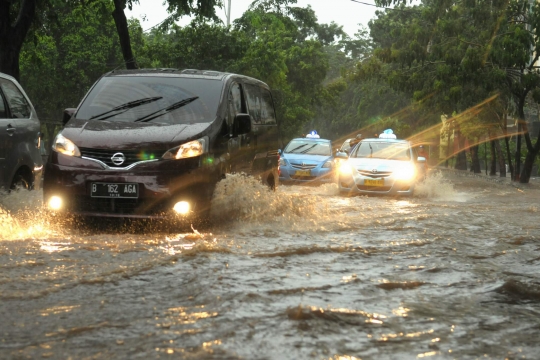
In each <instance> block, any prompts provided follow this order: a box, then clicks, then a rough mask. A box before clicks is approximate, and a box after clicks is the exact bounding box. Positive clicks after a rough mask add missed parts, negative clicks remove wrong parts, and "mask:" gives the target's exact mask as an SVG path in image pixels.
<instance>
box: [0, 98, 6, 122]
mask: <svg viewBox="0 0 540 360" xmlns="http://www.w3.org/2000/svg"><path fill="white" fill-rule="evenodd" d="M6 118H7V112H6V104H5V103H4V95H3V94H2V91H0V119H6Z"/></svg>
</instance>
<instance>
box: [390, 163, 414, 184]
mask: <svg viewBox="0 0 540 360" xmlns="http://www.w3.org/2000/svg"><path fill="white" fill-rule="evenodd" d="M394 175H395V176H396V179H397V180H404V181H409V180H412V179H414V178H415V177H416V167H415V166H414V165H413V164H406V165H403V166H400V167H399V168H397V169H396V170H395V172H394Z"/></svg>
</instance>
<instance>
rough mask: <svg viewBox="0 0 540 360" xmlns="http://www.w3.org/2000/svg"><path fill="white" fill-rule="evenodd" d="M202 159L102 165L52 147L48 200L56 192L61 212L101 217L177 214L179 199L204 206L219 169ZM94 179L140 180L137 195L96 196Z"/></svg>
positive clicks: (45, 190) (47, 174)
mask: <svg viewBox="0 0 540 360" xmlns="http://www.w3.org/2000/svg"><path fill="white" fill-rule="evenodd" d="M202 163H203V162H202V161H201V157H195V158H189V159H182V160H157V161H150V162H148V163H143V164H140V165H138V166H135V167H133V168H131V169H129V170H118V169H103V167H101V166H100V165H99V164H98V163H96V162H94V161H91V160H86V159H82V158H75V157H69V156H65V155H62V154H58V153H56V152H53V153H52V154H51V157H50V159H49V161H48V162H47V165H46V168H45V180H44V184H43V196H44V203H45V204H46V205H47V204H48V203H49V200H50V199H51V198H52V197H53V196H54V197H58V198H60V199H61V202H62V206H61V208H60V209H58V210H57V211H63V212H69V213H71V214H74V215H82V216H97V217H125V218H164V217H168V216H170V215H172V214H173V210H172V209H173V207H174V205H175V204H176V203H177V202H178V201H187V202H189V204H190V205H191V208H192V209H196V210H197V211H204V209H205V208H206V207H208V206H209V203H210V199H211V196H212V192H213V185H212V184H215V183H216V182H217V181H216V177H217V176H218V174H217V173H216V167H215V166H212V165H202ZM94 183H106V184H137V186H138V194H137V196H136V197H134V198H129V197H119V198H117V197H94V196H92V195H91V187H92V184H94Z"/></svg>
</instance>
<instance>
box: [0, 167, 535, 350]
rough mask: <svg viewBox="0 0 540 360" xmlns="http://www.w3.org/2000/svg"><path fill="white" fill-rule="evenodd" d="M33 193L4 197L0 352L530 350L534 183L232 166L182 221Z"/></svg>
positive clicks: (0, 217) (532, 338) (532, 332)
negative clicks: (259, 173) (135, 217)
mask: <svg viewBox="0 0 540 360" xmlns="http://www.w3.org/2000/svg"><path fill="white" fill-rule="evenodd" d="M40 195H41V194H40V193H39V192H34V193H14V194H10V195H8V196H4V198H3V199H2V204H3V205H2V207H3V209H4V211H3V212H2V213H0V238H1V239H3V240H1V241H0V301H1V304H2V306H1V307H0V318H1V319H2V321H1V322H2V327H1V329H0V358H14V359H25V358H53V359H69V358H73V359H94V358H96V359H109V358H116V359H156V358H171V359H178V358H181V359H183V358H185V359H192V358H193V359H200V358H204V359H237V358H243V359H306V358H310V359H417V358H438V359H439V358H445V359H446V358H447V359H453V358H456V359H475V358H494V359H504V358H508V359H522V358H526V359H537V358H538V354H539V353H540V344H539V342H538V338H539V335H538V334H539V333H540V320H539V319H540V275H539V274H540V235H539V225H538V219H539V212H538V207H540V188H539V187H538V186H529V187H527V186H524V187H521V188H516V187H514V186H511V185H509V184H504V183H498V182H496V181H487V180H486V179H482V178H478V177H468V176H456V175H452V173H450V174H447V175H445V176H442V175H441V174H440V173H436V174H433V175H432V176H431V177H430V178H428V180H427V181H426V183H425V184H422V185H421V186H420V187H419V188H418V189H417V193H416V195H415V197H413V198H411V199H393V198H385V197H365V196H360V197H351V198H347V197H340V196H339V195H338V194H337V188H336V187H335V186H333V185H325V186H322V187H299V186H295V187H292V186H281V187H280V188H279V190H278V192H277V194H276V195H277V196H274V194H273V193H270V192H268V191H267V190H266V189H265V188H264V187H262V186H260V185H259V184H258V183H256V182H254V181H252V180H250V179H246V178H243V177H241V176H231V177H228V178H227V179H226V180H224V181H223V182H222V183H221V184H220V186H219V188H218V190H217V192H216V198H215V199H214V201H213V209H212V213H213V218H214V222H213V223H212V224H210V225H207V226H202V227H200V228H197V227H196V228H195V229H194V230H193V231H189V232H183V233H178V232H174V231H173V232H171V231H163V230H162V229H161V228H160V226H159V224H156V225H154V226H153V228H151V229H147V230H146V231H140V229H139V230H136V229H132V228H130V227H129V226H126V225H125V224H122V223H118V224H117V228H118V229H117V230H115V229H114V227H113V228H112V229H111V228H110V227H109V228H107V229H97V228H94V229H89V228H87V227H81V226H77V225H76V224H72V223H69V222H62V221H60V219H58V218H54V217H49V216H46V215H44V214H41V213H40V211H39V210H38V209H39V206H38V204H39V202H40ZM24 206H29V209H27V210H21V211H19V212H17V211H18V210H20V209H21V208H23V207H24ZM6 209H9V210H10V211H11V213H6V212H5V210H6Z"/></svg>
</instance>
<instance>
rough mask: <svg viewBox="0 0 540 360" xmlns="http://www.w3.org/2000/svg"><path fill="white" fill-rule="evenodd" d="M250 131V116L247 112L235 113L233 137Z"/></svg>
mask: <svg viewBox="0 0 540 360" xmlns="http://www.w3.org/2000/svg"><path fill="white" fill-rule="evenodd" d="M249 132H251V116H250V115H249V114H236V116H235V117H234V124H233V137H237V136H238V135H243V134H248V133H249Z"/></svg>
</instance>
